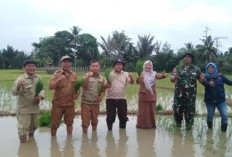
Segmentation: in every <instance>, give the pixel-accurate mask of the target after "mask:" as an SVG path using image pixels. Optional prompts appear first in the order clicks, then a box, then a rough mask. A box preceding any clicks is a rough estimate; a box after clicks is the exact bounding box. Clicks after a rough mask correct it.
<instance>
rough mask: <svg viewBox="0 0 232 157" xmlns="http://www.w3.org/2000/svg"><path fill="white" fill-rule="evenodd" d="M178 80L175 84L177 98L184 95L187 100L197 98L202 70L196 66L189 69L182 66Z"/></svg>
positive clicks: (178, 72)
mask: <svg viewBox="0 0 232 157" xmlns="http://www.w3.org/2000/svg"><path fill="white" fill-rule="evenodd" d="M177 74H178V79H177V80H176V84H175V97H181V96H182V95H183V96H184V95H185V96H186V97H187V98H191V97H195V96H196V92H197V82H196V80H197V79H198V80H199V79H200V77H201V75H202V73H201V70H200V69H199V68H198V67H197V66H195V65H192V64H191V65H190V67H189V68H185V67H184V66H182V67H181V68H180V69H179V70H178V71H177Z"/></svg>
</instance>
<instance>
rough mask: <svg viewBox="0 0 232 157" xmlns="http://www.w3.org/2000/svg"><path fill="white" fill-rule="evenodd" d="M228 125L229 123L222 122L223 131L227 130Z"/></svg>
mask: <svg viewBox="0 0 232 157" xmlns="http://www.w3.org/2000/svg"><path fill="white" fill-rule="evenodd" d="M227 125H228V124H223V123H222V124H221V131H222V132H226V130H227Z"/></svg>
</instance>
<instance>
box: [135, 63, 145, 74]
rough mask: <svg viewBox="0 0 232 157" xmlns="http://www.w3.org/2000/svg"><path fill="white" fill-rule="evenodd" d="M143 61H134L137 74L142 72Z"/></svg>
mask: <svg viewBox="0 0 232 157" xmlns="http://www.w3.org/2000/svg"><path fill="white" fill-rule="evenodd" d="M143 63H144V62H143V61H141V60H138V61H137V62H136V71H137V73H138V75H139V76H140V75H141V73H142V71H143Z"/></svg>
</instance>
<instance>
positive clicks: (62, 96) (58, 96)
mask: <svg viewBox="0 0 232 157" xmlns="http://www.w3.org/2000/svg"><path fill="white" fill-rule="evenodd" d="M64 74H65V73H64V71H63V70H62V69H61V70H57V71H55V73H54V74H53V75H52V78H51V80H50V83H53V81H56V80H57V79H58V78H59V77H60V76H61V75H64ZM76 81H77V74H76V73H75V72H72V71H70V74H69V76H66V79H64V80H62V81H61V82H59V84H58V85H57V86H56V88H55V89H54V96H53V100H52V104H53V105H54V106H74V105H75V101H74V94H75V93H74V85H75V82H76Z"/></svg>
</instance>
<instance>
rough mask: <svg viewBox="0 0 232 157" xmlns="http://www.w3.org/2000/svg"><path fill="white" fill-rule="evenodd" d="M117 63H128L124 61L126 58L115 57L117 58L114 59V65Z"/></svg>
mask: <svg viewBox="0 0 232 157" xmlns="http://www.w3.org/2000/svg"><path fill="white" fill-rule="evenodd" d="M116 63H122V65H123V66H125V65H126V63H125V62H124V60H122V59H121V58H118V59H115V60H114V63H113V66H114V65H115V64H116Z"/></svg>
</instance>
